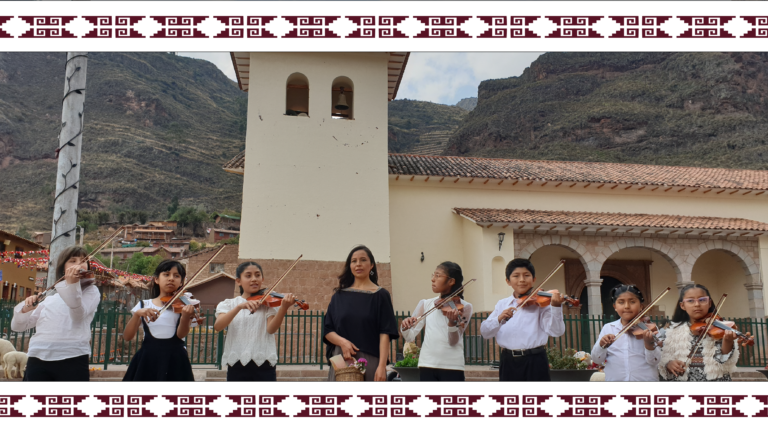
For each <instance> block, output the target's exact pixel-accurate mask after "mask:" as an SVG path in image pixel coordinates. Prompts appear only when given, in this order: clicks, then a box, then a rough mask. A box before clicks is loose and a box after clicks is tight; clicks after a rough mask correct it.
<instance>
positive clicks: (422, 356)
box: [402, 296, 472, 371]
mask: <svg viewBox="0 0 768 432" xmlns="http://www.w3.org/2000/svg"><path fill="white" fill-rule="evenodd" d="M438 298H439V296H438V297H435V298H431V299H426V300H420V301H419V304H418V305H416V309H414V311H413V315H412V316H413V317H419V316H421V314H423V313H424V312H425V311H428V310H430V309H432V307H433V306H434V305H435V301H436V300H437V299H438ZM461 304H462V305H464V311H463V313H462V316H463V317H464V318H466V320H467V325H469V319H470V318H471V317H472V304H471V303H469V302H467V301H464V300H462V301H461ZM425 326H426V330H425V331H424V341H423V342H422V344H421V351H420V352H419V367H429V368H436V369H450V370H462V371H463V370H464V339H463V338H462V337H461V336H462V334H464V328H461V327H459V326H453V327H451V326H449V325H448V318H447V317H446V316H445V315H443V313H442V312H441V311H434V312H431V313H430V314H429V315H427V317H426V318H425V319H423V320H421V321H419V323H418V324H416V325H415V326H414V327H411V328H410V329H408V330H405V331H403V332H402V333H403V337H404V338H405V340H406V341H407V342H413V341H414V340H416V336H418V335H419V333H420V332H421V329H423V328H424V327H425Z"/></svg>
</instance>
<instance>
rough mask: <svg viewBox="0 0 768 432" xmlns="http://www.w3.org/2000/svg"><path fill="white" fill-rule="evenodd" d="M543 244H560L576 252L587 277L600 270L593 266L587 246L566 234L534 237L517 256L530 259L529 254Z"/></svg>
mask: <svg viewBox="0 0 768 432" xmlns="http://www.w3.org/2000/svg"><path fill="white" fill-rule="evenodd" d="M544 246H560V247H563V248H565V249H567V250H569V251H571V252H573V253H575V254H577V255H578V256H579V262H580V263H581V265H582V267H583V268H584V272H585V274H586V275H587V277H588V279H592V276H593V274H595V270H596V271H597V273H596V274H599V272H600V267H597V268H595V267H596V266H595V264H594V262H593V261H594V259H593V257H592V255H591V254H590V253H589V252H588V251H587V248H586V247H584V245H582V244H580V243H579V242H578V241H576V240H574V239H572V238H570V237H567V236H559V235H551V236H550V235H545V236H541V237H540V238H537V239H535V240H534V241H533V242H532V243H530V244H529V245H528V246H526V247H525V248H524V249H523V250H521V251H520V254H519V257H520V258H525V259H530V258H531V255H533V253H534V252H536V251H537V250H539V249H541V248H543V247H544Z"/></svg>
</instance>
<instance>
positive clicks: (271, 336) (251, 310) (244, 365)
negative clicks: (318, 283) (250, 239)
mask: <svg viewBox="0 0 768 432" xmlns="http://www.w3.org/2000/svg"><path fill="white" fill-rule="evenodd" d="M235 274H236V276H237V279H236V280H235V282H236V283H237V285H238V287H240V295H239V296H237V297H235V298H231V299H226V300H224V301H223V302H221V303H219V305H218V306H217V307H216V323H215V324H214V325H213V329H214V330H215V331H222V330H224V329H225V328H227V337H226V340H225V341H224V355H223V357H222V361H224V362H225V363H226V364H227V381H277V369H276V366H277V346H276V344H275V332H276V331H277V329H279V328H280V325H281V324H282V323H283V318H284V317H285V313H286V312H287V311H288V308H289V307H291V305H292V304H293V303H294V300H295V298H294V296H293V294H284V297H283V302H282V303H281V304H280V307H269V306H267V305H266V302H265V303H262V305H261V306H258V303H257V302H256V301H248V298H249V297H252V296H254V295H257V294H260V293H261V292H262V291H264V290H265V289H266V288H264V289H262V284H263V283H264V271H263V270H262V269H261V266H260V265H259V264H258V263H256V262H253V261H249V262H244V263H242V264H240V265H239V266H237V270H236V271H235Z"/></svg>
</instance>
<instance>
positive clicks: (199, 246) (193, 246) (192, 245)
mask: <svg viewBox="0 0 768 432" xmlns="http://www.w3.org/2000/svg"><path fill="white" fill-rule="evenodd" d="M203 248H205V243H198V242H196V241H194V240H192V241H190V242H189V251H190V252H192V253H195V252H197V251H200V250H203Z"/></svg>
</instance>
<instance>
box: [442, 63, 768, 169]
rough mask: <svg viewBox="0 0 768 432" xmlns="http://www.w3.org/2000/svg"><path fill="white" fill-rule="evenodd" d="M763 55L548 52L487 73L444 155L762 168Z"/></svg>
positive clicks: (765, 114)
mask: <svg viewBox="0 0 768 432" xmlns="http://www.w3.org/2000/svg"><path fill="white" fill-rule="evenodd" d="M767 137H768V54H764V53H548V54H544V55H542V56H541V57H539V59H537V60H536V61H535V62H533V63H532V64H531V66H530V67H529V68H528V69H526V70H525V72H524V73H523V74H522V75H521V76H520V77H513V78H506V79H497V80H489V81H485V82H483V83H481V84H480V86H479V88H478V105H477V107H476V108H475V109H474V110H473V111H472V112H470V113H468V114H467V116H466V117H465V119H464V121H463V122H462V123H461V125H460V126H459V128H458V130H457V131H456V132H455V133H453V134H452V136H451V138H450V142H449V146H448V148H447V149H446V151H445V152H444V154H449V155H463V156H484V157H501V158H521V159H550V160H581V161H606V162H627V163H646V164H668V165H689V166H708V167H726V168H749V169H766V168H768V146H767V145H766V144H767V143H766V139H768V138H767Z"/></svg>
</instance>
